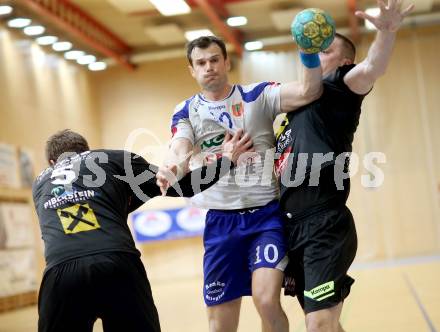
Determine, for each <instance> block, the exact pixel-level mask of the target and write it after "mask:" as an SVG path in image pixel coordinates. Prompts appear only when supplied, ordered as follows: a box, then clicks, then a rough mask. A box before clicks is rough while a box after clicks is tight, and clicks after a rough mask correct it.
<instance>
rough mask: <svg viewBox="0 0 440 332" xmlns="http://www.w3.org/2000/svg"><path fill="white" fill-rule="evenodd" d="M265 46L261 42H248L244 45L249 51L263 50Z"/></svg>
mask: <svg viewBox="0 0 440 332" xmlns="http://www.w3.org/2000/svg"><path fill="white" fill-rule="evenodd" d="M263 46H264V44H263V42H262V41H259V40H256V41H251V42H247V43H246V44H244V48H245V49H246V50H248V51H255V50H261V49H262V48H263Z"/></svg>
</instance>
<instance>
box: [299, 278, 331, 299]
mask: <svg viewBox="0 0 440 332" xmlns="http://www.w3.org/2000/svg"><path fill="white" fill-rule="evenodd" d="M334 290H335V282H334V281H329V282H326V283H324V284H322V285H319V286H317V287H315V288H313V289H311V290H310V291H306V290H305V291H304V296H306V297H308V298H309V299H312V300H316V301H322V300H324V299H326V298H328V297H330V296H332V295H334V294H335V292H334Z"/></svg>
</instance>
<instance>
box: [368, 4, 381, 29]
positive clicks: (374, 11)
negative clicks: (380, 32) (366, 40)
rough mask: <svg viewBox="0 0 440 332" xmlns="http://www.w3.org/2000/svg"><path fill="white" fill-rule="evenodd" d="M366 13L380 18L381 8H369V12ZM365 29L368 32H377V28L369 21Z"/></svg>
mask: <svg viewBox="0 0 440 332" xmlns="http://www.w3.org/2000/svg"><path fill="white" fill-rule="evenodd" d="M365 13H367V14H368V15H371V16H379V14H380V8H378V7H375V8H368V9H367V10H365ZM365 27H366V28H367V29H368V30H376V27H375V26H374V25H373V24H372V23H371V22H370V21H368V20H365Z"/></svg>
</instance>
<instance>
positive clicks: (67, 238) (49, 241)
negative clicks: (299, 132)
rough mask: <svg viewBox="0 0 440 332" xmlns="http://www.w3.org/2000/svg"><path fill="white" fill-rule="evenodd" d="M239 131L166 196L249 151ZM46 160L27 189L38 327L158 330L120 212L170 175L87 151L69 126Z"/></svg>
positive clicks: (184, 191)
mask: <svg viewBox="0 0 440 332" xmlns="http://www.w3.org/2000/svg"><path fill="white" fill-rule="evenodd" d="M242 133H243V132H242V131H240V132H238V133H237V134H236V135H234V137H232V138H231V137H230V136H228V137H226V143H224V145H223V146H224V148H223V150H222V151H223V155H222V158H219V159H218V160H217V161H216V162H215V163H212V164H209V165H208V166H204V167H202V168H199V169H196V170H194V171H193V172H191V173H188V175H186V176H185V177H183V178H182V179H181V180H180V181H179V182H177V183H174V185H173V186H171V187H169V188H168V190H167V192H166V195H167V196H185V197H189V196H193V195H195V194H197V193H198V192H200V191H202V190H205V189H207V188H209V187H210V186H211V185H213V184H214V183H215V182H216V181H218V179H219V178H220V177H221V176H223V175H225V174H226V173H227V172H228V171H229V170H230V168H231V167H232V166H233V163H235V162H236V161H237V159H238V157H239V155H240V154H241V153H244V152H247V151H249V147H250V146H251V145H252V141H251V140H250V139H249V136H248V135H244V136H243V137H241V135H242ZM240 137H241V138H240ZM46 157H47V160H48V162H49V164H50V167H48V168H47V169H46V170H44V171H43V172H42V173H41V174H40V175H39V176H38V177H37V179H36V180H35V182H34V185H33V188H32V191H33V199H34V204H35V208H36V211H37V214H38V218H39V222H40V228H41V233H42V238H43V240H44V245H45V259H46V264H47V266H46V269H45V272H44V276H43V280H42V283H41V287H40V292H39V299H38V312H39V322H38V330H39V331H40V332H43V331H44V332H46V331H54V332H55V331H56V332H61V331H62V332H69V331H72V332H79V331H80V332H88V331H90V332H91V331H92V330H93V324H94V322H95V321H96V319H97V318H101V319H102V322H103V327H104V330H105V331H118V332H120V331H130V332H135V331H139V332H141V331H142V332H145V331H154V332H156V331H160V324H159V317H158V314H157V310H156V307H155V305H154V301H153V297H152V293H151V288H150V284H149V281H148V278H147V275H146V272H145V268H144V266H143V265H142V262H141V260H140V252H139V251H138V250H137V249H136V247H135V243H134V241H133V238H132V236H131V233H130V230H129V227H128V225H127V217H128V214H129V213H130V212H132V211H134V210H136V209H137V208H138V207H140V206H141V205H142V204H143V203H144V202H146V201H147V200H148V199H150V198H153V197H155V196H159V195H161V191H160V188H159V187H158V186H157V185H156V177H157V178H158V179H161V181H165V180H166V179H168V180H169V181H171V178H172V175H173V174H172V173H170V172H171V171H170V170H168V169H160V170H159V169H158V167H156V166H154V165H152V164H149V163H148V162H147V161H146V160H145V159H143V158H142V157H140V156H138V155H136V154H134V153H130V152H127V151H122V150H121V151H116V150H90V149H89V146H88V143H87V141H86V140H85V139H84V138H83V137H82V136H81V135H79V134H77V133H75V132H72V131H70V130H64V131H61V132H58V133H56V134H55V135H53V136H52V137H50V138H49V140H48V142H47V144H46ZM55 161H57V162H55ZM231 161H232V163H231ZM170 176H171V178H170Z"/></svg>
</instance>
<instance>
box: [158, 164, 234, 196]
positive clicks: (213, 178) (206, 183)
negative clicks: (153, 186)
mask: <svg viewBox="0 0 440 332" xmlns="http://www.w3.org/2000/svg"><path fill="white" fill-rule="evenodd" d="M233 166H234V165H233V163H232V161H231V160H230V159H229V158H227V157H222V158H219V159H217V161H216V162H214V163H211V164H209V165H207V166H203V167H200V168H197V169H195V170H193V171H191V172H189V173H187V174H186V175H185V176H184V177H183V178H182V179H181V180H180V181H178V182H176V183H175V184H174V185H173V186H172V187H170V188H169V189H168V191H167V193H166V195H167V196H170V197H179V196H182V197H192V196H194V195H197V194H198V193H200V192H202V191H204V190H206V189H208V188H210V187H211V186H212V185H214V184H215V183H216V182H217V181H218V180H220V178H221V177H223V176H224V175H225V174H227V173H228V172H229V171H230V170H231V168H232V167H233Z"/></svg>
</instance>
